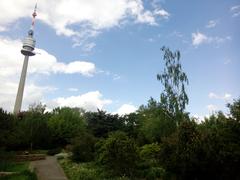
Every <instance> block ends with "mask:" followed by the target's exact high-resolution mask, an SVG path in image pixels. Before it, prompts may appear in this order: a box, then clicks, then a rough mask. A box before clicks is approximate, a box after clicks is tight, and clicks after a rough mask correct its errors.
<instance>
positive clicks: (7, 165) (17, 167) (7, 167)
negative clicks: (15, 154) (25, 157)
mask: <svg viewBox="0 0 240 180" xmlns="http://www.w3.org/2000/svg"><path fill="white" fill-rule="evenodd" d="M28 167H29V162H21V163H16V162H8V161H2V162H0V171H6V172H21V171H25V170H28Z"/></svg>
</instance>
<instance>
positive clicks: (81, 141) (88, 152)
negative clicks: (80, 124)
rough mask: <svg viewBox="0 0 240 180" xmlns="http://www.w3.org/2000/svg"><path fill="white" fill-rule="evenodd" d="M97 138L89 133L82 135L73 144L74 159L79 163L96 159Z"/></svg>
mask: <svg viewBox="0 0 240 180" xmlns="http://www.w3.org/2000/svg"><path fill="white" fill-rule="evenodd" d="M95 142H96V140H95V137H94V136H93V135H92V134H89V133H82V134H81V135H80V136H78V137H76V138H75V139H74V140H73V143H72V153H73V155H72V159H73V160H74V161H77V162H89V161H92V160H93V159H94V153H95V151H94V146H95Z"/></svg>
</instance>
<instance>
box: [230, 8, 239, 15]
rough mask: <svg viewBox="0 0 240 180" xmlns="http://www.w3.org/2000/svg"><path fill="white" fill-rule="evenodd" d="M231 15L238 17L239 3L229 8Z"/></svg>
mask: <svg viewBox="0 0 240 180" xmlns="http://www.w3.org/2000/svg"><path fill="white" fill-rule="evenodd" d="M230 12H231V13H232V17H238V16H239V15H240V5H236V6H233V7H231V8H230Z"/></svg>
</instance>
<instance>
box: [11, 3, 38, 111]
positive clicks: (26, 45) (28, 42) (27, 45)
mask: <svg viewBox="0 0 240 180" xmlns="http://www.w3.org/2000/svg"><path fill="white" fill-rule="evenodd" d="M36 11H37V4H36V5H35V8H34V12H33V14H32V24H31V28H30V30H29V31H28V36H27V37H26V38H25V39H24V40H23V46H22V50H21V53H22V54H23V55H24V62H23V67H22V73H21V78H20V82H19V85H18V91H17V97H16V101H15V105H14V110H13V113H14V114H18V113H19V112H20V111H21V106H22V99H23V92H24V86H25V80H26V75H27V67H28V60H29V56H34V55H35V53H34V49H35V44H36V40H35V39H34V38H33V35H34V25H35V17H36V16H37V13H36Z"/></svg>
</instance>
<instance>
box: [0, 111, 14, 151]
mask: <svg viewBox="0 0 240 180" xmlns="http://www.w3.org/2000/svg"><path fill="white" fill-rule="evenodd" d="M14 128H15V119H14V116H13V115H12V114H10V113H8V112H6V111H4V110H3V109H2V108H0V148H6V147H7V146H8V145H9V144H10V143H11V142H9V141H11V140H10V139H11V137H12V136H13V134H12V133H13V132H14Z"/></svg>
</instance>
